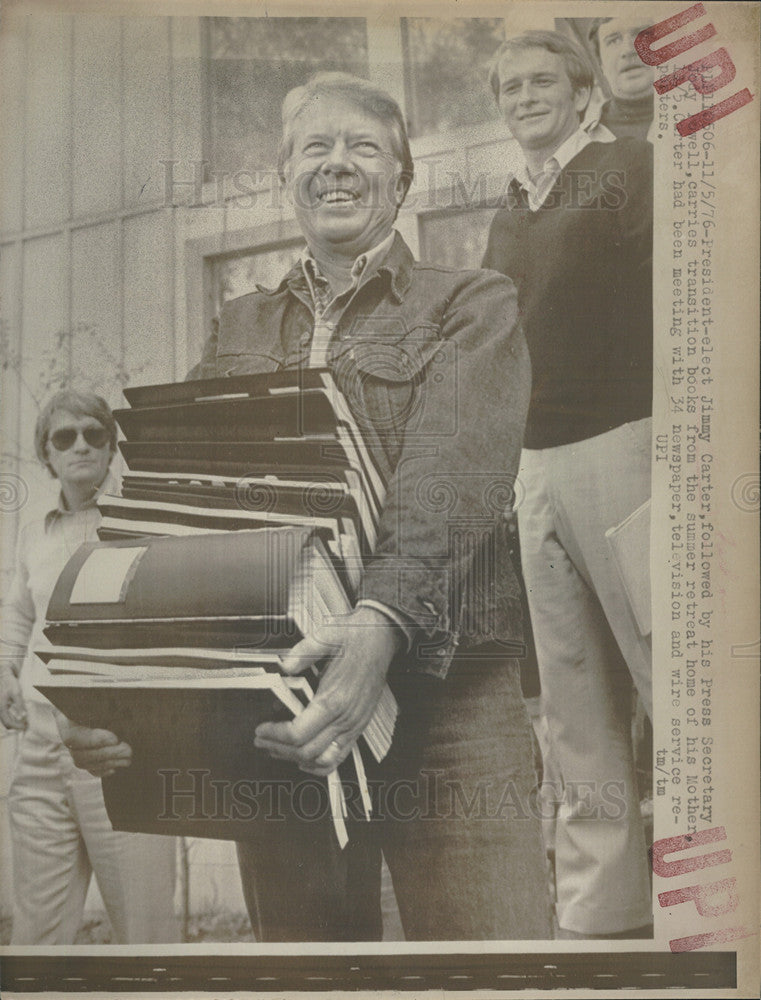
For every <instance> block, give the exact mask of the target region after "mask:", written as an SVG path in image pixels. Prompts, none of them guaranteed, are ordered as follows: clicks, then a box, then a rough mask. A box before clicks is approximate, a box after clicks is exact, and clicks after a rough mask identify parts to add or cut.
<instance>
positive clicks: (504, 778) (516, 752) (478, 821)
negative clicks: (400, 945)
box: [238, 647, 550, 941]
mask: <svg viewBox="0 0 761 1000" xmlns="http://www.w3.org/2000/svg"><path fill="white" fill-rule="evenodd" d="M481 652H482V653H483V654H484V655H483V656H482V657H481V658H479V657H476V656H474V655H467V656H465V655H463V656H460V657H456V658H455V660H454V661H453V665H452V668H451V669H450V673H449V675H448V676H447V679H446V680H445V681H441V680H439V679H437V678H433V677H430V676H427V675H424V674H413V673H401V672H396V673H393V674H392V676H391V677H390V683H391V686H392V688H393V690H394V693H395V694H396V697H397V700H398V702H399V707H400V714H399V718H398V720H397V728H396V732H395V735H394V741H393V744H392V747H391V750H390V752H389V754H388V756H387V758H386V759H385V760H384V761H383V763H382V764H381V765H380V766H377V765H376V766H370V764H369V763H368V765H367V772H368V779H369V781H370V785H371V791H372V796H373V800H374V812H373V819H372V821H371V822H367V821H366V820H364V819H363V818H362V816H361V811H360V807H359V802H358V795H357V794H356V789H354V788H353V787H352V786H351V784H350V783H348V782H347V783H346V789H347V797H348V800H349V809H350V814H351V815H350V819H349V821H348V823H347V826H348V830H349V844H348V846H347V847H346V848H345V849H344V850H343V851H342V850H341V849H340V848H339V847H338V844H337V842H336V838H335V834H334V832H333V829H332V824H331V821H330V816H329V813H328V811H327V810H326V809H322V810H319V809H318V807H317V803H318V799H319V798H320V795H319V793H318V792H317V789H316V779H311V778H308V776H304V775H303V774H300V773H299V772H293V771H292V772H290V774H289V772H288V767H287V766H285V765H278V767H282V774H281V775H279V777H280V778H281V779H282V787H281V791H285V794H282V795H281V796H280V803H279V806H280V811H279V818H275V817H274V816H272V817H271V822H266V821H261V818H260V820H259V821H258V822H255V823H253V824H252V837H251V838H250V839H248V840H247V841H245V842H241V843H239V844H238V857H239V861H240V868H241V878H242V881H243V890H244V895H245V897H246V902H247V904H248V908H249V912H250V915H251V920H252V925H253V927H254V933H255V935H256V937H257V939H258V940H260V941H295V940H303V941H329V940H338V941H349V940H353V941H361V940H380V938H381V934H382V923H381V912H380V864H381V851H382V852H383V854H384V856H385V858H386V862H387V864H388V867H389V870H390V872H391V878H392V881H393V885H394V892H395V895H396V899H397V903H398V905H399V911H400V915H401V919H402V924H403V927H404V932H405V937H406V938H407V939H408V940H486V939H491V940H512V939H529V940H530V939H535V940H536V939H546V938H548V937H550V904H549V892H548V885H547V871H546V864H545V858H544V851H543V847H542V837H541V825H540V819H539V813H538V808H537V803H536V797H535V791H536V789H535V784H536V776H535V773H534V766H533V754H532V743H531V732H530V724H529V719H528V714H527V712H526V708H525V705H524V703H523V698H522V695H521V690H520V678H519V671H518V664H517V661H515V660H509V659H508V660H506V659H505V658H504V656H500V655H498V653H496V651H495V650H494V649H492V648H490V649H487V648H486V647H483V648H482V650H481ZM489 654H491V655H489ZM299 774H300V776H299ZM305 777H306V781H305ZM289 782H293V783H295V784H290V785H289ZM299 783H300V787H299ZM305 789H306V791H305ZM312 793H313V794H312ZM310 795H311V800H310ZM310 817H311V818H310Z"/></svg>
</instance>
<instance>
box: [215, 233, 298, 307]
mask: <svg viewBox="0 0 761 1000" xmlns="http://www.w3.org/2000/svg"><path fill="white" fill-rule="evenodd" d="M303 249H304V243H303V242H302V241H301V240H299V241H298V242H294V243H290V244H288V245H287V246H282V247H274V248H272V249H270V250H258V251H256V250H255V251H252V252H250V253H242V254H237V255H236V256H235V257H218V258H217V259H216V260H215V261H214V266H213V279H212V280H213V289H214V300H215V303H216V307H217V312H218V311H219V309H220V308H221V307H222V306H223V305H224V303H225V302H227V300H228V299H236V298H237V297H238V296H239V295H247V294H248V293H249V292H254V291H256V286H257V285H264V287H265V288H275V287H277V285H279V284H280V282H281V280H282V279H283V277H284V276H285V273H286V271H288V270H289V269H290V268H291V267H292V266H293V265H294V264H295V263H296V261H297V260H298V259H299V257H300V256H301V253H302V250H303Z"/></svg>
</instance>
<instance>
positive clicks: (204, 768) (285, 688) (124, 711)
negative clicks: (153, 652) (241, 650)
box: [39, 661, 342, 840]
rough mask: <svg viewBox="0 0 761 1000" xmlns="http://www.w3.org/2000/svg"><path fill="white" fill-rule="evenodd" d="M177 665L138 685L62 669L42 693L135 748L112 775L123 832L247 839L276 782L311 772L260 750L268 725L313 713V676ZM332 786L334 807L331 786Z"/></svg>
mask: <svg viewBox="0 0 761 1000" xmlns="http://www.w3.org/2000/svg"><path fill="white" fill-rule="evenodd" d="M63 662H66V661H63ZM102 666H103V667H104V668H105V666H106V665H105V664H103V665H102ZM170 669H171V672H172V674H173V676H166V671H165V672H164V674H165V675H164V676H157V677H154V678H152V679H148V678H145V677H141V678H140V679H136V680H134V681H130V680H125V679H123V678H114V677H111V676H105V677H101V678H97V677H93V676H87V677H81V676H76V675H75V674H69V675H68V676H66V675H61V676H58V677H56V678H54V679H53V680H52V681H51V683H49V684H44V685H40V686H39V690H40V691H41V693H42V694H44V695H45V697H47V698H48V699H49V700H50V701H51V702H52V703H53V704H54V705H55V706H56V707H57V708H59V709H60V710H61V711H62V712H63V713H64V714H65V715H66V716H68V717H69V718H70V719H72V720H73V721H75V722H78V723H80V724H81V725H85V726H89V727H91V728H96V729H108V730H111V731H113V732H115V733H116V734H117V735H118V736H119V737H120V738H121V739H123V740H125V741H126V742H127V743H129V744H130V746H131V747H132V762H131V764H130V766H129V767H128V768H124V769H118V770H117V771H116V772H115V773H114V774H113V775H112V776H109V777H107V778H104V779H103V794H104V798H105V802H106V809H107V811H108V815H109V818H110V820H111V823H112V825H113V827H114V829H116V830H127V831H133V832H139V833H155V834H167V835H179V836H193V837H211V838H214V839H224V840H244V839H246V837H247V836H248V835H250V831H251V824H252V823H254V822H261V821H266V819H267V814H266V810H265V806H266V803H267V798H268V796H271V794H272V786H271V784H268V783H271V782H276V781H283V780H290V781H293V782H298V781H304V780H305V778H306V777H307V776H305V775H304V773H303V772H301V771H299V770H298V768H296V767H295V766H290V765H289V766H285V765H283V764H282V763H280V762H276V761H273V760H272V758H271V757H270V756H269V755H268V754H266V753H264V752H263V751H261V750H258V749H257V748H256V747H255V746H254V731H255V729H256V727H257V726H258V725H259V724H260V723H262V722H265V721H275V720H287V719H291V718H293V717H294V715H296V714H297V713H298V712H300V711H302V710H303V707H304V705H305V704H306V703H307V698H305V697H304V694H303V685H304V683H305V682H304V681H303V679H302V678H296V679H293V680H292V679H290V678H283V677H281V676H280V675H277V674H272V673H269V672H262V673H252V674H251V675H250V676H230V675H229V673H228V672H227V671H224V670H214V671H202V672H201V673H204V674H206V675H207V676H203V677H198V676H192V675H190V676H189V675H188V674H187V672H185V671H183V669H182V668H179V667H172V668H170ZM310 782H312V783H313V784H315V783H318V779H313V778H310ZM322 787H323V793H322V794H323V796H324V800H325V803H326V808H329V794H330V791H329V787H330V786H329V784H328V782H323V783H322ZM328 815H332V814H331V813H328ZM337 834H338V836H339V839H342V834H341V832H340V825H339V827H338V828H337Z"/></svg>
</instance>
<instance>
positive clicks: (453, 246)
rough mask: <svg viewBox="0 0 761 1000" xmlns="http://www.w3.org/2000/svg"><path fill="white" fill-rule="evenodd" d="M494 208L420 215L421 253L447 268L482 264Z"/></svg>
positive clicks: (426, 258) (427, 258) (424, 257)
mask: <svg viewBox="0 0 761 1000" xmlns="http://www.w3.org/2000/svg"><path fill="white" fill-rule="evenodd" d="M494 212H495V209H494V207H491V208H474V209H468V210H467V211H463V212H452V213H451V214H446V215H444V214H442V215H428V216H425V215H423V216H421V217H420V219H419V221H418V227H419V233H420V255H421V257H422V258H423V259H424V260H429V261H434V262H435V263H436V264H444V265H445V266H446V267H480V266H481V261H482V260H483V256H484V253H485V252H486V241H487V239H488V236H489V225H490V223H491V220H492V219H493V218H494Z"/></svg>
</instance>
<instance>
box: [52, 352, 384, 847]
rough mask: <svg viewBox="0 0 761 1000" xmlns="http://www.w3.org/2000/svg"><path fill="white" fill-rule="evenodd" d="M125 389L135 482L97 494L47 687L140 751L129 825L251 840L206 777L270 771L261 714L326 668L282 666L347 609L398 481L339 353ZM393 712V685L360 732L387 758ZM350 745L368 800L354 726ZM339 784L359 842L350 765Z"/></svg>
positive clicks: (130, 784)
mask: <svg viewBox="0 0 761 1000" xmlns="http://www.w3.org/2000/svg"><path fill="white" fill-rule="evenodd" d="M125 395H126V396H127V399H128V401H129V402H130V403H131V408H130V409H125V410H120V411H117V412H116V414H115V416H116V418H117V420H118V422H119V425H120V427H121V428H122V430H123V431H124V433H125V435H126V440H125V441H122V442H120V448H121V449H122V452H123V454H124V457H125V460H126V462H127V465H128V468H129V472H128V474H127V475H125V476H124V479H123V483H122V495H121V496H106V497H104V498H103V499H102V501H100V502H99V506H100V507H101V510H102V512H103V515H104V516H103V521H102V524H101V528H100V531H99V535H100V538H101V541H100V542H97V543H90V544H88V545H85V546H82V547H81V548H80V549H79V550H78V552H77V553H76V554H75V555H74V557H73V558H72V559H71V560H70V562H69V563H68V564H67V566H66V568H65V570H64V572H63V573H62V575H61V577H60V578H59V580H58V583H57V585H56V588H55V590H54V592H53V595H52V597H51V600H50V605H49V608H48V615H47V619H48V621H47V626H46V629H45V635H46V637H47V638H48V640H49V641H50V643H51V645H50V646H49V647H47V648H44V649H39V650H38V651H37V653H38V655H39V656H41V657H42V658H43V659H44V660H45V662H46V663H47V665H48V669H49V671H50V673H51V680H50V682H49V683H48V684H47V685H45V686H44V687H41V690H42V692H43V693H44V694H45V695H46V696H47V697H48V698H49V699H50V700H51V701H52V702H53V703H54V704H55V705H57V707H58V708H60V709H61V710H62V711H63V712H64V713H65V714H66V715H67V716H69V717H70V718H72V719H73V720H74V721H76V722H80V723H82V724H86V725H89V726H92V727H94V728H105V729H110V730H113V731H114V732H116V733H117V734H118V735H119V736H120V738H122V739H124V740H125V741H126V742H128V743H130V745H131V746H132V747H133V761H132V765H131V766H130V767H129V768H127V769H122V770H120V771H117V772H116V773H115V774H114V775H113V776H111V777H109V778H107V779H104V782H103V785H104V793H105V797H106V805H107V808H108V810H109V815H110V817H111V821H112V823H113V825H114V827H115V828H116V829H127V830H137V831H141V832H153V833H157V832H158V833H167V834H176V833H181V834H186V835H187V834H190V835H193V836H209V837H215V838H230V839H241V837H245V832H246V831H245V822H246V818H245V817H240V816H231V815H230V814H229V810H227V811H225V809H224V808H220V807H217V808H216V811H214V810H212V814H209V810H208V809H207V808H206V805H204V803H205V802H206V801H207V800H208V799H209V794H210V793H209V789H210V788H212V789H216V790H217V792H218V790H219V789H220V788H222V787H225V788H228V789H230V790H231V791H230V793H229V794H230V795H233V796H234V794H235V793H234V791H232V790H234V789H235V788H241V787H243V785H242V784H241V783H243V784H245V783H248V785H249V786H250V785H251V783H253V787H248V786H247V787H248V793H247V797H246V801H248V802H251V801H252V800H255V799H256V795H257V794H258V792H257V791H256V783H257V782H258V781H262V782H266V780H267V778H268V775H270V774H271V773H272V769H273V767H272V761H271V759H270V758H269V757H268V756H267V755H266V754H264V753H262V752H260V751H258V750H256V748H255V747H254V745H253V734H254V729H255V728H256V726H257V725H258V724H259V722H261V721H264V720H266V719H285V718H293V717H294V716H296V715H297V714H299V712H301V711H303V709H304V707H305V706H306V705H307V704H308V702H309V700H310V699H311V698H312V697H313V694H314V691H315V690H316V687H317V685H318V683H319V671H318V670H313V671H310V672H308V673H307V674H306V675H302V676H297V677H291V676H286V675H285V674H283V673H282V670H281V666H282V659H283V656H284V655H285V654H286V652H287V651H288V649H290V648H291V647H292V646H293V645H294V644H295V643H296V642H298V641H299V640H300V639H301V638H302V637H303V636H304V635H306V634H308V633H310V632H313V631H314V630H315V629H316V628H318V627H319V625H320V624H321V623H322V622H324V621H326V620H329V619H331V618H335V617H340V616H341V615H344V614H347V613H348V612H349V611H350V610H351V608H352V606H353V603H354V598H355V596H356V590H357V586H358V582H359V579H360V576H361V572H362V565H363V560H364V559H365V558H366V557H367V555H368V553H370V552H372V550H373V548H374V546H375V541H376V537H377V526H378V516H379V511H380V507H381V504H382V502H383V498H384V492H385V483H384V482H383V478H382V476H381V474H380V471H379V470H378V469H377V468H376V466H375V464H374V462H373V460H372V455H371V453H370V451H369V449H368V448H367V445H366V440H365V433H364V432H363V431H362V430H360V428H359V427H358V426H357V424H356V422H355V421H354V420H353V418H352V416H351V413H350V411H349V408H348V406H347V405H346V402H345V400H344V399H343V397H342V396H341V394H340V393H339V392H338V390H337V389H336V387H335V385H334V383H333V382H332V379H331V376H330V374H329V373H328V372H327V371H319V370H309V371H300V372H278V373H275V374H269V375H255V376H236V377H232V378H227V379H214V380H204V381H197V382H187V383H181V384H171V385H165V386H146V387H141V388H132V389H128V390H127V391H126V392H125ZM395 718H396V704H395V702H394V699H393V695H392V694H391V692H390V690H389V689H388V688H386V689H385V691H384V694H383V696H382V697H381V700H380V702H379V705H378V709H377V711H376V713H375V716H374V717H373V719H372V720H371V722H370V724H369V725H368V727H367V729H366V731H365V733H364V734H363V738H362V742H363V743H364V744H365V745H366V746H367V747H368V749H369V750H370V751H371V752H372V754H373V756H374V757H375V759H376V760H382V759H383V757H384V756H385V754H386V752H387V751H388V748H389V745H390V742H391V737H392V734H393V728H394V722H395ZM352 759H353V762H354V768H355V771H356V778H357V781H358V783H359V787H360V791H361V793H362V801H363V803H364V805H365V811H366V813H367V814H368V815H369V808H370V806H369V796H368V794H367V788H366V782H365V775H364V767H363V763H362V757H361V753H360V749H359V747H358V746H356V745H355V746H354V747H353V748H352ZM328 791H329V792H330V804H331V808H332V814H333V820H334V823H335V826H336V832H337V835H338V838H339V841H340V842H341V843H345V841H346V829H345V823H344V819H345V807H344V803H343V796H342V795H341V779H340V777H339V775H338V773H337V772H334V773H333V775H332V776H331V777H330V778H329V779H328ZM215 794H216V793H215ZM199 795H200V796H201V799H202V800H204V802H203V803H201V804H200V805H199V801H198V798H199ZM252 797H253V799H252ZM260 811H261V810H260V809H259V808H257V809H256V810H254V814H256V813H259V812H260ZM250 819H251V821H253V816H252V817H250ZM241 824H243V828H241Z"/></svg>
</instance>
